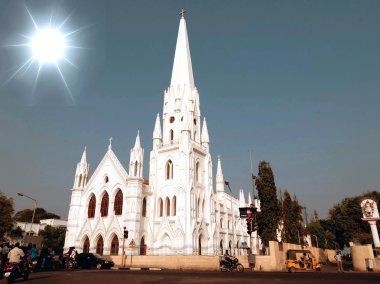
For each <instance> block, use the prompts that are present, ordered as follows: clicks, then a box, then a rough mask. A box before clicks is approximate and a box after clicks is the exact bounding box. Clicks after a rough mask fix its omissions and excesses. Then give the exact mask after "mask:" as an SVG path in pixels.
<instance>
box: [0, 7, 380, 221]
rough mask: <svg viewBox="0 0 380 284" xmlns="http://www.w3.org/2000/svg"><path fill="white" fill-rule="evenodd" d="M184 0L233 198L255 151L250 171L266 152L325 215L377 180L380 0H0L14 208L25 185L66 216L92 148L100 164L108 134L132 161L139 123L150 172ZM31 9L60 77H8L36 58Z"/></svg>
mask: <svg viewBox="0 0 380 284" xmlns="http://www.w3.org/2000/svg"><path fill="white" fill-rule="evenodd" d="M181 8H184V9H185V10H186V11H187V13H186V16H185V17H186V21H187V29H188V35H189V42H190V49H191V57H192V64H193V72H194V80H195V85H196V86H197V88H198V91H199V94H200V104H201V114H202V116H206V118H207V125H208V130H209V135H210V141H211V144H210V149H211V154H212V157H213V166H214V173H215V170H216V162H217V155H221V160H222V168H223V174H224V177H225V179H228V180H229V181H230V186H231V189H232V193H233V194H234V195H235V196H236V197H237V196H238V192H239V189H240V188H242V189H244V191H245V193H246V194H247V193H248V192H249V191H252V184H251V180H250V172H251V168H250V158H249V150H252V158H253V168H254V169H253V170H254V172H255V173H257V166H258V163H259V161H260V160H265V161H268V162H270V164H271V166H272V169H273V171H274V175H275V181H276V186H277V188H278V189H281V190H285V189H287V190H288V191H289V192H290V193H292V194H295V195H296V196H297V198H298V199H299V201H300V202H301V203H302V204H303V205H305V206H306V207H307V209H308V210H309V212H312V211H313V210H317V211H318V213H319V215H320V216H321V217H323V218H325V217H327V215H328V210H329V209H330V208H331V207H332V206H333V205H334V204H336V203H338V202H339V201H340V200H341V199H343V198H345V197H347V196H356V195H359V194H361V193H363V192H365V191H368V190H380V151H379V145H380V124H379V123H380V94H379V90H380V80H379V77H380V52H379V51H380V33H379V27H380V17H379V16H378V15H379V13H380V2H379V1H377V0H374V1H369V0H363V1H350V0H342V1H339V0H334V1H331V0H326V1H323V0H320V1H307V0H304V1H298V0H291V1H288V0H282V1H271V0H265V1H264V0H262V1H253V0H247V1H244V0H236V1H227V0H220V1H213V0H208V1H204V0H199V1H198V0H194V1H178V0H177V1H168V0H160V1H144V0H143V1H129V0H109V1H101V0H75V1H74V0H68V1H51V0H29V1H27V0H25V1H20V0H0V191H2V192H3V193H5V194H6V195H7V196H9V197H12V198H13V199H14V203H15V209H16V211H18V210H22V209H25V208H32V207H33V205H34V203H33V202H32V201H31V200H29V199H27V198H25V197H24V198H23V197H19V196H17V194H16V193H17V192H22V193H24V194H26V195H29V196H30V197H33V198H35V199H36V200H38V206H39V207H43V208H45V209H46V210H47V211H50V212H53V213H56V214H58V215H60V216H61V217H62V218H63V219H67V213H68V209H69V202H70V189H71V188H72V186H73V182H74V174H75V169H76V164H77V162H79V160H80V158H81V155H82V152H83V149H84V147H85V146H87V160H88V162H89V163H90V174H92V173H93V172H94V170H95V169H96V167H97V165H98V163H99V162H100V161H101V159H102V158H103V156H104V154H105V153H106V151H107V147H108V143H109V138H110V137H112V138H113V140H112V145H113V150H114V152H115V153H116V155H117V156H118V158H119V160H120V161H121V163H122V164H123V165H124V167H125V168H126V169H127V170H128V163H129V152H130V149H131V148H132V147H133V145H134V141H135V137H136V134H137V131H138V130H140V137H141V144H142V146H143V148H145V166H144V176H145V177H147V176H148V173H149V166H148V158H149V152H150V150H151V149H152V133H153V128H154V123H155V118H156V115H157V113H160V115H162V106H163V96H164V90H165V89H166V88H167V87H168V86H169V84H170V78H171V69H172V64H173V58H174V52H175V44H176V39H177V32H178V25H179V15H178V12H179V10H180V9H181ZM28 10H29V12H30V14H31V15H32V16H33V18H34V20H35V23H36V25H37V26H38V27H39V28H44V27H47V26H49V23H50V26H51V27H57V26H59V25H61V24H62V27H61V29H60V31H61V32H62V33H64V34H66V35H67V40H68V42H69V44H70V48H67V50H66V52H65V57H66V58H67V60H68V61H65V60H63V61H62V62H59V63H58V66H59V68H60V71H61V73H62V76H63V78H64V79H65V82H66V84H65V82H64V81H63V80H62V76H61V75H60V73H59V72H58V69H57V67H56V66H55V65H54V64H50V65H49V64H44V65H43V66H42V68H41V69H40V72H39V73H38V63H36V62H34V63H33V64H31V65H30V67H29V68H28V69H27V70H26V68H23V69H22V70H20V72H18V73H17V74H15V75H14V76H13V77H12V75H13V74H14V73H15V71H16V70H17V69H18V68H19V67H20V66H22V65H23V64H24V63H25V62H26V61H27V60H28V59H29V58H30V57H31V54H32V51H31V48H30V46H25V45H24V46H10V45H17V44H24V43H29V42H30V37H31V36H32V35H33V34H34V33H35V26H34V24H33V21H32V20H31V17H30V16H29V15H28ZM68 16H69V17H68ZM67 17H68V18H67ZM66 18H67V20H66V21H65V19H66ZM37 73H38V79H37V81H36V78H37ZM226 190H228V189H226Z"/></svg>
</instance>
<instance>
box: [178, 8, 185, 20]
mask: <svg viewBox="0 0 380 284" xmlns="http://www.w3.org/2000/svg"><path fill="white" fill-rule="evenodd" d="M185 13H186V10H184V9H183V8H182V9H181V12H179V15H180V16H181V18H182V19H184V18H185Z"/></svg>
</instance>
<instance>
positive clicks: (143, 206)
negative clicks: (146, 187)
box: [141, 197, 146, 217]
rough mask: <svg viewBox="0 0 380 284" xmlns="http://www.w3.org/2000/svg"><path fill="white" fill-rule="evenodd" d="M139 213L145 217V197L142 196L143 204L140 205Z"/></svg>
mask: <svg viewBox="0 0 380 284" xmlns="http://www.w3.org/2000/svg"><path fill="white" fill-rule="evenodd" d="M141 215H142V216H143V217H146V197H144V199H143V205H142V212H141Z"/></svg>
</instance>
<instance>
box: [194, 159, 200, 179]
mask: <svg viewBox="0 0 380 284" xmlns="http://www.w3.org/2000/svg"><path fill="white" fill-rule="evenodd" d="M199 171H200V169H199V162H197V163H196V164H195V180H196V181H197V182H200V173H199Z"/></svg>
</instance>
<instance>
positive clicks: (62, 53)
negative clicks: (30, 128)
mask: <svg viewBox="0 0 380 284" xmlns="http://www.w3.org/2000/svg"><path fill="white" fill-rule="evenodd" d="M25 9H26V11H27V13H28V15H29V17H30V19H31V21H32V23H33V25H34V28H35V32H34V35H32V36H28V35H23V36H24V37H25V38H27V39H28V42H25V43H20V44H12V45H7V46H6V47H28V48H29V49H30V51H31V53H32V56H31V57H29V58H28V59H26V60H25V61H24V62H23V63H22V64H21V65H20V66H19V67H17V68H15V69H16V70H15V71H14V72H13V74H12V75H11V76H10V77H9V78H8V79H7V80H6V81H5V82H4V83H3V84H2V85H0V88H1V87H2V86H4V85H5V84H6V83H7V82H9V81H10V80H12V79H13V78H14V77H16V75H24V74H25V73H26V72H27V71H29V70H32V68H31V67H32V65H37V68H34V70H36V75H35V79H34V83H33V87H32V88H31V89H32V96H33V94H34V92H35V89H36V86H37V83H38V79H39V77H40V74H41V69H42V68H43V67H44V66H45V65H53V66H55V67H56V70H57V73H58V75H59V76H60V78H61V79H62V82H63V83H64V85H65V87H66V90H67V92H68V94H69V95H70V98H71V101H72V103H74V97H73V95H72V92H71V90H70V88H69V84H68V82H67V80H66V79H65V76H64V74H63V72H62V70H61V69H62V67H61V65H62V64H70V65H71V66H72V67H74V68H76V69H79V68H78V67H77V66H76V65H75V64H74V63H73V62H72V61H70V60H69V53H70V52H69V51H70V50H71V49H78V48H79V49H83V47H80V46H74V45H73V44H72V42H73V40H72V39H70V37H71V36H72V35H73V34H75V33H77V32H79V31H80V30H81V29H82V28H79V29H76V30H71V31H69V32H67V33H62V32H61V29H62V27H63V26H64V25H65V24H66V23H67V21H68V20H69V18H70V17H71V14H70V15H69V16H67V17H66V18H65V19H64V20H63V21H62V22H61V23H60V24H59V25H54V24H53V23H52V22H53V19H52V18H53V17H52V16H51V17H50V22H49V23H48V24H47V25H46V26H45V27H44V26H43V25H38V24H37V22H36V20H35V19H34V17H33V16H32V14H31V13H30V11H29V9H28V8H27V7H26V6H25Z"/></svg>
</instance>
